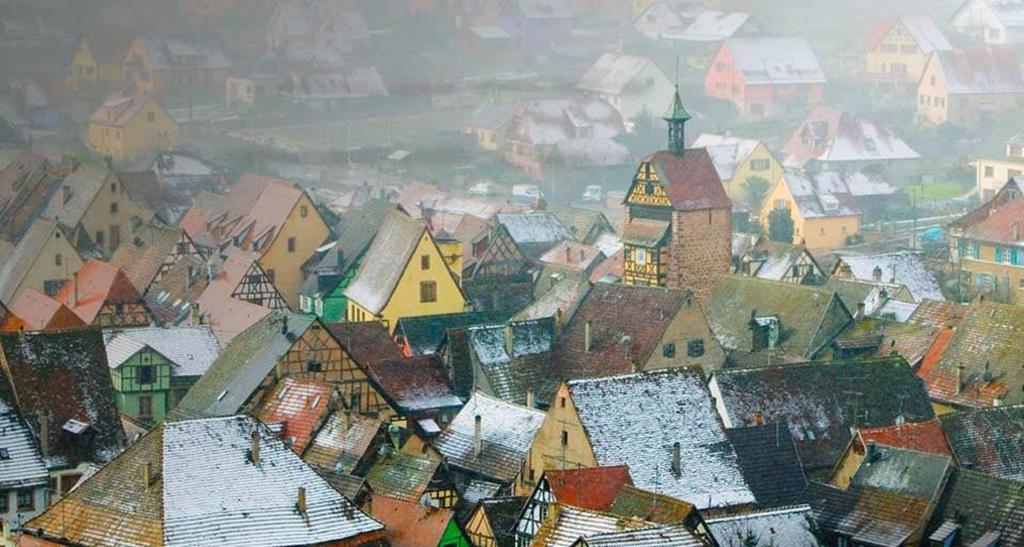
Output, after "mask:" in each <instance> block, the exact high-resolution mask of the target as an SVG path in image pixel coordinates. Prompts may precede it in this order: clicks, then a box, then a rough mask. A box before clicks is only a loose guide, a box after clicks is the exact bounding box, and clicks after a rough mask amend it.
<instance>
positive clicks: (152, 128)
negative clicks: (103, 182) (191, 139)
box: [86, 90, 178, 160]
mask: <svg viewBox="0 0 1024 547" xmlns="http://www.w3.org/2000/svg"><path fill="white" fill-rule="evenodd" d="M177 144H178V126H177V124H175V123H174V120H172V119H171V117H170V116H168V115H167V111H165V110H164V109H163V107H161V106H160V104H159V103H157V102H156V100H155V99H153V98H152V97H150V96H149V95H145V94H143V93H142V92H139V91H135V92H128V91H122V90H116V91H114V92H113V93H111V94H110V95H108V96H107V98H106V99H104V100H103V103H102V104H101V105H100V107H99V108H98V109H97V110H96V112H93V114H92V116H90V117H89V129H88V133H87V137H86V145H87V146H88V147H89V149H90V150H92V151H93V152H95V153H96V154H98V155H100V156H109V157H111V158H112V159H115V160H127V159H134V158H139V157H142V156H150V155H152V154H155V153H157V152H160V151H163V150H166V149H169V148H173V147H174V146H176V145H177Z"/></svg>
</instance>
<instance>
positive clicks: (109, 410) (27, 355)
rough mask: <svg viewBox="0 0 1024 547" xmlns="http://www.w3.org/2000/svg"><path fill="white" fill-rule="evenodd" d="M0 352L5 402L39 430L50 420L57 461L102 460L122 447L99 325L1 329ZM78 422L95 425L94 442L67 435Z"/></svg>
mask: <svg viewBox="0 0 1024 547" xmlns="http://www.w3.org/2000/svg"><path fill="white" fill-rule="evenodd" d="M0 350H2V351H3V353H4V357H5V359H6V362H7V370H6V371H4V372H5V374H6V376H7V381H5V382H0V400H3V401H9V402H11V404H13V405H14V406H15V407H16V408H17V411H18V413H19V414H20V415H21V416H22V417H23V418H24V419H25V420H26V421H27V422H28V424H29V427H31V428H32V430H33V431H35V432H37V434H38V432H41V431H42V429H41V427H40V423H41V420H43V419H45V420H46V421H47V429H46V430H47V437H48V444H49V450H50V454H49V456H50V458H52V459H51V462H52V463H59V464H71V465H76V464H78V463H79V462H82V461H88V462H94V463H102V462H106V461H109V460H111V459H113V458H114V456H116V455H117V453H118V452H120V451H121V449H122V448H123V447H124V444H125V438H124V430H123V429H122V428H121V421H120V419H119V418H118V412H117V407H116V406H115V405H114V386H113V384H112V383H111V379H110V370H109V369H108V367H107V356H106V352H105V351H104V348H103V335H102V332H101V331H100V330H99V329H95V328H81V329H70V330H64V331H57V332H47V333H2V334H0ZM76 421H77V422H78V423H81V424H85V425H86V426H87V427H89V428H91V430H92V434H91V435H92V440H91V442H86V438H85V437H75V436H74V435H68V434H65V431H64V430H65V428H66V427H69V424H72V425H74V426H77V424H76V423H75V422H76ZM73 429H74V428H73ZM86 437H88V435H86Z"/></svg>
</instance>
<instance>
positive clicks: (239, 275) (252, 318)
mask: <svg viewBox="0 0 1024 547" xmlns="http://www.w3.org/2000/svg"><path fill="white" fill-rule="evenodd" d="M182 262H183V263H185V261H182ZM191 263H192V262H187V263H186V264H191ZM179 266H181V264H179ZM250 268H257V269H260V270H262V268H260V266H259V262H258V260H257V257H256V255H255V253H254V252H252V251H247V250H245V249H241V248H238V247H233V248H231V250H230V251H229V252H228V255H227V257H226V258H224V260H223V262H222V263H221V264H220V271H215V273H214V275H213V277H212V278H206V281H205V288H204V289H202V292H201V293H200V294H199V296H198V298H196V299H195V302H194V304H195V305H197V306H198V307H199V312H200V314H201V320H202V321H203V322H204V323H205V324H208V325H210V328H212V329H213V332H214V334H216V335H217V339H218V340H220V343H221V345H226V344H227V343H228V342H230V341H231V340H232V339H233V338H234V337H235V336H237V335H238V334H239V333H241V332H244V331H245V330H246V329H247V328H249V327H251V326H252V325H254V324H256V322H258V321H260V320H261V319H263V318H265V317H266V316H267V314H269V313H270V312H271V309H270V308H268V307H266V306H260V305H257V304H253V303H251V302H247V301H244V300H240V299H238V298H234V297H232V296H231V295H232V294H233V293H234V292H235V290H236V289H237V288H238V286H239V284H240V283H241V282H242V281H243V280H244V276H245V275H246V273H247V272H248V271H249V269H250ZM172 270H173V268H172ZM204 270H205V271H206V272H207V273H211V272H214V270H211V269H209V266H208V265H206V264H204V265H203V266H202V269H200V270H199V272H200V275H202V272H203V271H204ZM193 272H195V270H193ZM184 273H185V274H187V273H188V271H187V265H186V266H185V272H184ZM264 273H265V272H264ZM186 277H187V276H186ZM268 281H269V280H268ZM196 284H197V285H202V284H203V283H196ZM186 285H187V282H186ZM175 288H176V289H177V290H181V286H180V285H178V286H176V287H175ZM275 291H276V288H275ZM187 292H189V293H191V294H194V291H191V290H189V291H187ZM181 311H182V312H183V311H185V310H181ZM179 313H181V312H179Z"/></svg>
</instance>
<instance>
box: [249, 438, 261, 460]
mask: <svg viewBox="0 0 1024 547" xmlns="http://www.w3.org/2000/svg"><path fill="white" fill-rule="evenodd" d="M249 461H250V462H252V464H253V465H256V464H258V463H259V462H260V433H259V431H257V430H255V429H253V431H252V437H251V438H250V439H249Z"/></svg>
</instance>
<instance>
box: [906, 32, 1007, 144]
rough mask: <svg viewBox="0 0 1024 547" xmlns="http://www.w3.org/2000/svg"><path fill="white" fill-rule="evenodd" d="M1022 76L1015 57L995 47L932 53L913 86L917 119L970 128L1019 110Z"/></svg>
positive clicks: (930, 122) (991, 121)
mask: <svg viewBox="0 0 1024 547" xmlns="http://www.w3.org/2000/svg"><path fill="white" fill-rule="evenodd" d="M1022 96H1024V74H1021V71H1020V62H1019V60H1018V59H1017V55H1016V53H1015V52H1013V51H1011V50H1007V49H1001V48H996V47H986V48H975V49H970V50H966V51H959V50H958V51H936V52H935V53H933V54H932V55H931V57H929V58H928V63H927V64H926V65H925V68H924V71H923V72H922V73H921V80H920V81H919V82H918V84H917V117H918V119H919V120H920V121H922V122H925V123H928V124H932V125H941V124H943V123H947V122H948V123H952V124H955V125H958V126H961V127H968V128H973V127H977V126H978V125H979V124H982V123H993V122H995V121H997V120H998V119H999V117H1000V115H1002V114H1005V113H1007V112H1012V111H1014V110H1016V109H1017V108H1019V106H1018V103H1019V102H1020V100H1021V98H1022Z"/></svg>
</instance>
